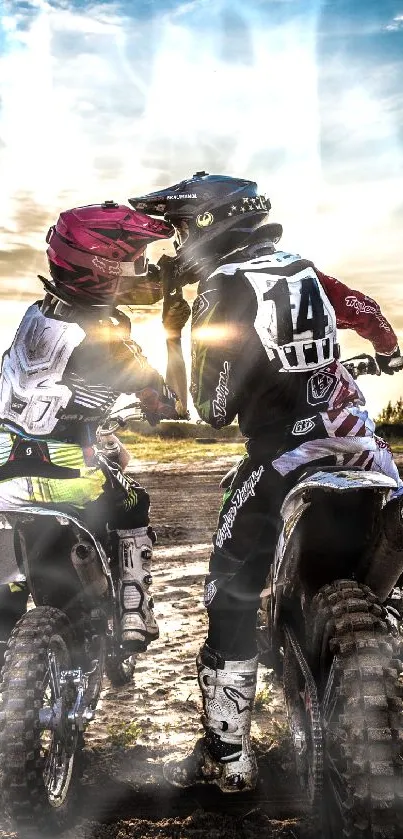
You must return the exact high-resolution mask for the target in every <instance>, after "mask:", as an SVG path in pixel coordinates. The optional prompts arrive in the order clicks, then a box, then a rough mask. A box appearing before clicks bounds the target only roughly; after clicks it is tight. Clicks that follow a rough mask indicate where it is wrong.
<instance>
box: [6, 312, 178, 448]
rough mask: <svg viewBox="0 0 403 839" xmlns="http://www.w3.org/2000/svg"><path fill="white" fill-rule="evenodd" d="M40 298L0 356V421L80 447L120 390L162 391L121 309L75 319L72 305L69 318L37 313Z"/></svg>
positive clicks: (24, 433) (23, 431)
mask: <svg viewBox="0 0 403 839" xmlns="http://www.w3.org/2000/svg"><path fill="white" fill-rule="evenodd" d="M41 302H42V301H38V302H36V303H34V304H33V305H32V306H30V307H29V308H28V309H27V311H26V313H25V315H24V317H23V319H22V321H21V323H20V325H19V327H18V330H17V332H16V335H15V337H14V340H13V343H12V345H11V347H10V348H9V349H8V350H7V351H6V352H5V353H4V356H3V361H2V367H1V374H0V422H1V423H3V425H5V426H7V428H9V429H12V430H14V431H16V432H17V434H19V435H21V436H22V437H29V438H35V439H36V440H49V439H52V440H57V441H61V442H65V443H71V444H78V445H79V446H83V447H86V446H90V445H91V444H92V443H93V442H94V441H95V432H96V428H97V426H98V425H99V423H100V422H101V421H102V417H103V416H104V414H105V413H106V411H107V410H108V409H109V408H110V407H111V406H112V405H113V403H114V402H115V401H116V399H117V397H118V396H119V395H120V394H121V393H137V394H140V392H141V391H144V392H145V389H147V393H149V392H154V391H155V392H156V394H158V395H161V394H163V393H164V389H165V385H164V381H163V379H162V377H161V376H160V375H159V373H157V371H156V370H154V369H153V368H152V367H150V365H149V364H148V362H147V360H146V358H145V357H144V356H143V355H142V352H141V349H140V347H139V346H138V345H137V344H135V343H134V342H133V341H131V339H130V320H129V319H128V318H127V317H126V316H125V315H123V314H122V313H121V312H119V311H117V310H115V311H114V316H113V317H106V318H105V319H104V320H101V319H98V318H99V314H98V317H97V315H96V314H95V315H94V314H93V313H91V312H90V313H89V314H87V313H86V314H84V313H83V314H82V315H80V318H79V320H80V323H78V322H77V321H76V319H75V318H76V315H74V312H73V310H72V315H71V318H72V319H71V320H67V319H66V320H62V319H60V318H58V317H55V316H52V314H49V313H48V312H47V313H46V314H44V313H43V312H42V311H41ZM65 311H68V310H67V307H66V309H65ZM64 317H66V315H64Z"/></svg>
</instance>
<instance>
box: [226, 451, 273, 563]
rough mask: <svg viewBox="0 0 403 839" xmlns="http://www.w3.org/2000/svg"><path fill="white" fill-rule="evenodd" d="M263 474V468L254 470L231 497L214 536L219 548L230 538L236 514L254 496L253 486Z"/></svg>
mask: <svg viewBox="0 0 403 839" xmlns="http://www.w3.org/2000/svg"><path fill="white" fill-rule="evenodd" d="M263 472H264V467H263V466H259V468H258V469H254V470H253V472H252V474H251V475H250V477H249V478H247V479H246V481H244V482H243V484H242V486H241V487H240V488H239V489H237V490H235V492H234V494H233V496H232V503H231V506H230V507H229V509H228V511H227V512H226V513H224V515H223V523H222V525H221V527H220V528H219V529H218V531H217V534H216V539H215V542H216V545H217V546H218V547H219V548H221V547H222V546H223V544H224V542H225V540H226V539H230V538H231V533H232V528H233V526H234V521H235V519H236V515H237V512H238V510H239V509H240V508H241V507H243V505H244V504H245V501H247V500H248V498H250V496H251V495H255V486H256V484H257V483H259V481H260V478H261V477H262V475H263Z"/></svg>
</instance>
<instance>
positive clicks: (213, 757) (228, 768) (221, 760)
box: [163, 644, 258, 792]
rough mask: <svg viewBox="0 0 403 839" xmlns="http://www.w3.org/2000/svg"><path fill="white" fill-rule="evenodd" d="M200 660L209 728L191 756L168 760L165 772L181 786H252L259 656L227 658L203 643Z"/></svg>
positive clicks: (254, 779) (229, 788)
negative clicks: (255, 700)
mask: <svg viewBox="0 0 403 839" xmlns="http://www.w3.org/2000/svg"><path fill="white" fill-rule="evenodd" d="M196 664H197V672H198V679H199V685H200V689H201V692H202V698H203V708H204V714H203V716H202V724H203V726H204V729H205V734H204V736H203V737H201V738H200V739H199V740H198V741H197V743H196V745H195V747H194V749H193V751H192V752H191V754H190V755H189V756H188V757H186V758H184V759H182V760H173V761H169V762H167V763H166V764H165V766H164V770H163V771H164V777H165V779H166V780H167V781H169V783H171V784H173V785H174V786H176V787H182V788H185V787H190V786H193V785H196V784H215V785H216V786H218V787H219V789H220V790H221V791H222V792H244V791H248V790H253V789H254V788H255V786H256V782H257V764H256V758H255V755H254V752H253V750H252V747H251V743H250V727H251V716H252V707H253V702H254V698H255V692H256V676H257V665H258V657H257V656H256V658H251V659H249V660H248V661H224V659H223V658H222V657H221V656H220V655H219V654H218V653H216V652H214V650H211V649H210V648H209V647H208V646H207V644H205V645H204V646H203V647H202V648H201V650H200V653H199V655H198V657H197V659H196Z"/></svg>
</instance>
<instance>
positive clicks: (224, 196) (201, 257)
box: [129, 172, 271, 270]
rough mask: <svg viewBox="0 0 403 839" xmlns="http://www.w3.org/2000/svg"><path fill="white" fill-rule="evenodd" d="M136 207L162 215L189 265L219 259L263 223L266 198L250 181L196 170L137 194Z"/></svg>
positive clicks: (267, 208)
mask: <svg viewBox="0 0 403 839" xmlns="http://www.w3.org/2000/svg"><path fill="white" fill-rule="evenodd" d="M129 203H130V204H131V205H132V207H134V209H136V210H142V211H144V212H146V213H149V214H150V215H157V216H164V218H165V219H166V220H167V221H169V222H170V223H172V224H173V225H174V226H175V227H176V229H177V231H178V234H179V245H180V253H181V254H182V256H183V261H184V263H185V264H186V268H187V269H190V270H191V269H195V268H196V267H197V265H198V263H200V261H202V262H204V261H205V260H206V259H207V260H208V261H211V259H212V258H214V257H222V256H224V255H225V254H226V253H229V252H230V251H231V250H233V249H234V248H235V247H237V246H238V247H239V246H240V245H241V244H243V240H244V239H245V238H246V237H247V236H248V234H249V233H250V232H251V231H253V230H256V228H258V227H260V226H261V225H262V224H264V223H265V222H267V218H268V214H269V210H270V207H271V204H270V200H269V199H268V198H266V197H265V196H264V195H259V194H258V191H257V184H256V183H255V182H254V181H247V180H243V179H242V178H231V177H228V176H226V175H208V174H207V173H206V172H196V174H195V175H193V177H192V178H189V179H188V180H185V181H181V182H180V183H178V184H174V185H173V186H170V187H166V188H165V189H161V190H159V191H158V192H151V193H149V194H148V195H143V196H140V197H139V198H129Z"/></svg>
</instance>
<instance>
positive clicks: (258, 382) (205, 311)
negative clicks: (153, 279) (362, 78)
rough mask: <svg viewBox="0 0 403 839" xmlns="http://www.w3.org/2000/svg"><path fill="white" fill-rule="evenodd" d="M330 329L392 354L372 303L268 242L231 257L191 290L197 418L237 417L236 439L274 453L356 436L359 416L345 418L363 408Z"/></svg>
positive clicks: (361, 426)
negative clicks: (265, 444) (268, 445)
mask: <svg viewBox="0 0 403 839" xmlns="http://www.w3.org/2000/svg"><path fill="white" fill-rule="evenodd" d="M231 256H232V259H231ZM337 327H339V328H342V329H354V330H355V331H356V332H357V333H358V334H359V335H361V336H362V337H363V338H367V339H369V340H370V341H371V342H372V344H373V346H374V348H375V350H376V351H377V352H379V353H383V354H389V353H392V352H393V350H394V349H395V348H396V346H397V338H396V335H395V333H394V332H393V330H392V327H391V326H390V324H389V323H388V321H387V320H386V319H385V318H384V316H383V315H382V313H381V311H380V309H379V306H378V305H377V304H376V303H375V302H374V301H373V300H371V299H370V298H369V297H366V296H365V295H363V294H361V293H360V292H358V291H353V290H351V289H349V288H348V287H347V286H345V285H344V284H343V283H340V282H338V281H337V280H336V279H334V278H333V277H329V276H327V275H325V274H323V273H322V272H320V271H319V270H318V269H317V268H316V267H315V266H314V264H313V263H312V262H310V261H308V260H306V259H301V257H300V256H298V255H295V254H289V253H285V252H284V251H275V250H274V249H273V246H272V245H271V244H270V243H267V244H253V245H252V246H247V247H244V248H241V249H239V250H237V251H235V252H234V253H233V254H232V255H230V256H229V257H227V258H226V260H225V262H224V261H223V262H222V264H221V265H220V266H219V267H218V268H217V269H216V270H215V271H213V273H211V274H210V275H209V276H208V277H207V278H206V279H204V280H202V281H201V282H200V284H199V288H198V296H197V298H196V300H195V302H194V305H193V313H192V381H191V393H192V396H193V400H194V403H195V406H196V408H197V410H198V413H199V415H200V417H201V418H202V419H203V420H205V421H206V422H208V423H209V424H210V425H212V426H214V427H216V428H220V427H221V426H224V425H228V424H229V423H231V422H232V421H233V420H234V418H235V417H236V415H238V421H239V426H240V429H241V431H242V433H243V434H244V435H245V436H246V437H248V438H249V439H252V440H258V439H260V438H261V439H263V438H264V439H266V440H268V439H270V440H271V442H272V444H273V445H274V448H276V441H277V442H279V443H280V442H281V443H283V444H284V446H287V445H289V444H292V442H293V441H294V443H293V444H294V445H296V444H297V442H298V437H299V438H300V437H301V435H302V436H303V437H304V439H315V438H318V437H324V436H334V435H336V436H338V435H339V436H346V435H348V434H362V435H365V434H366V433H367V429H366V426H365V418H364V419H363V418H362V417H360V416H359V411H357V415H354V410H352V411H350V412H347V413H346V406H357V405H360V404H361V405H364V404H365V401H364V397H363V395H362V394H361V392H360V391H359V389H358V387H357V385H356V384H355V382H354V380H353V379H352V377H351V376H350V374H349V373H348V372H347V370H346V369H345V368H344V367H343V366H342V364H340V362H339V361H338V354H339V348H338V344H337V333H336V328H337ZM364 413H365V415H366V416H367V413H366V412H364ZM368 433H370V432H369V431H368ZM287 435H288V436H289V437H290V439H289V440H288V441H287V440H286V438H287ZM295 438H297V440H296V439H295Z"/></svg>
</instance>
